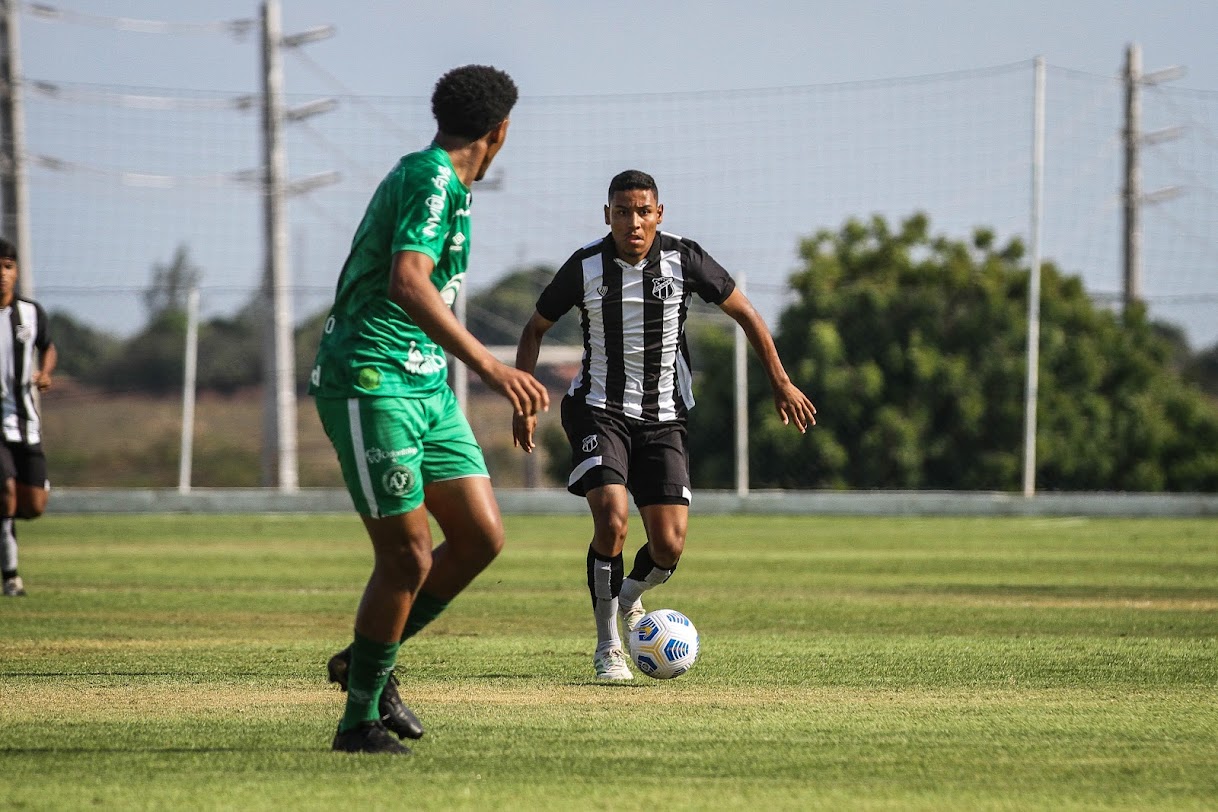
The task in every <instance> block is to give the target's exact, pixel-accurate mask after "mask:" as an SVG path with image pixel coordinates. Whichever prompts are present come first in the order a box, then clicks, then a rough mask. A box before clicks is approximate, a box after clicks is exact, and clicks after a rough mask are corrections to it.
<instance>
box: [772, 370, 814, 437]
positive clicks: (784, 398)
mask: <svg viewBox="0 0 1218 812" xmlns="http://www.w3.org/2000/svg"><path fill="white" fill-rule="evenodd" d="M774 408H775V409H776V410H777V411H778V415H779V417H781V418H782V424H783V425H784V426H786V425H789V424H791V423H795V425H796V426H798V427H799V431H800V433H801V434H802V433H803V432H805V431H807V430H808V427H809V426H815V425H816V407H815V406H813V405H812V401H810V400H808V396H807V395H805V394H804V393H803V392H801V391H799V387H797V386H796V385H795V384H793V383H791V382H790V381H787V382H786V383H784V384H781V385H779V386H776V387H774Z"/></svg>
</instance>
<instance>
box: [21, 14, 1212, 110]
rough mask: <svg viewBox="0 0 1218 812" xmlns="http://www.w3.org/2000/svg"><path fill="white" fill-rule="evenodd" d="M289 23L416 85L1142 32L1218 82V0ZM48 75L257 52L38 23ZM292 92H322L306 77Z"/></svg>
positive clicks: (787, 75)
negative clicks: (485, 76)
mask: <svg viewBox="0 0 1218 812" xmlns="http://www.w3.org/2000/svg"><path fill="white" fill-rule="evenodd" d="M49 5H53V6H57V7H60V8H64V9H71V10H75V11H78V12H84V13H90V14H97V15H108V16H121V17H130V18H136V19H152V20H179V21H186V22H199V21H205V20H229V19H238V18H252V17H256V16H257V14H258V4H257V3H255V2H252V1H251V0H208V1H207V2H196V3H165V2H161V1H159V0H107V2H84V0H59V2H51V3H49ZM281 5H282V10H283V18H284V29H285V32H288V33H291V32H293V31H299V30H303V29H305V28H310V27H312V26H315V25H319V24H323V23H332V24H334V25H335V26H337V28H338V35H337V36H336V37H334V38H333V39H331V40H330V41H328V42H321V43H317V44H314V45H311V46H310V52H311V53H312V54H313V56H314V57H315V58H316V59H317V60H318V61H319V62H321V63H323V64H325V65H326V67H327V68H328V69H329V70H330V71H331V72H332V73H333V74H335V75H336V76H338V77H340V78H341V79H342V80H343V81H344V82H345V83H346V84H347V85H348V86H350V87H351V88H352V89H353V90H355V91H356V92H359V93H366V94H372V95H415V94H418V93H420V92H423V91H425V90H426V88H427V85H428V79H429V78H430V77H432V76H434V75H437V74H439V73H441V72H443V71H444V70H446V69H447V68H449V67H452V66H453V65H456V64H463V63H466V62H483V63H490V64H495V65H498V66H501V67H503V68H504V69H506V70H508V71H509V72H510V73H512V75H513V76H514V77H516V78H517V80H518V82H519V84H520V86H521V88H522V91H523V92H524V93H525V94H528V95H572V94H584V93H594V94H601V93H622V92H646V91H655V92H671V91H701V90H725V89H739V88H753V87H774V86H783V85H804V84H821V83H828V82H852V81H858V80H864V79H882V78H891V77H897V76H909V75H916V74H924V73H940V72H946V71H957V70H963V69H968V68H976V67H982V66H987V65H996V64H1004V63H1008V62H1017V61H1020V60H1024V59H1029V58H1031V57H1033V56H1036V55H1037V54H1041V55H1043V56H1045V57H1046V59H1047V60H1048V61H1049V62H1050V63H1052V64H1055V65H1060V66H1062V67H1067V68H1073V69H1076V70H1083V71H1089V72H1096V73H1110V72H1111V73H1115V72H1116V71H1117V70H1118V69H1119V67H1120V64H1121V59H1122V53H1123V49H1124V47H1125V45H1126V44H1127V43H1129V42H1131V41H1137V42H1139V43H1141V45H1142V47H1143V51H1144V53H1145V61H1146V66H1147V68H1148V69H1154V68H1156V67H1160V66H1165V65H1167V64H1181V65H1185V66H1186V67H1187V68H1188V72H1189V73H1188V77H1187V79H1186V80H1185V84H1188V85H1190V86H1194V87H1200V88H1205V89H1211V90H1218V49H1216V48H1214V32H1215V31H1218V3H1213V2H1207V1H1195V2H1172V1H1171V0H1160V1H1159V2H1120V0H1020V1H1019V2H1008V1H1007V0H1001V1H999V0H968V1H965V0H912V1H911V0H905V1H904V2H891V0H885V1H883V2H877V0H852V2H848V3H847V2H816V0H750V1H749V2H722V1H720V2H715V0H670V1H667V2H664V1H661V2H652V3H617V4H613V3H591V2H583V1H582V0H574V1H571V0H567V2H538V0H516V1H515V2H488V1H487V0H481V1H479V0H468V1H467V2H461V3H451V2H447V3H446V2H434V3H416V2H410V3H406V2H372V1H371V0H347V1H346V2H344V3H341V4H338V3H333V2H326V1H325V0H282V4H281ZM22 26H23V29H24V31H23V34H24V37H25V40H24V53H23V57H24V61H25V65H26V68H27V71H28V72H29V74H30V75H32V76H38V77H44V78H48V79H59V80H64V81H72V80H75V81H80V80H81V79H82V77H87V78H88V80H89V81H93V82H99V83H105V84H123V85H143V86H154V87H155V86H160V87H189V88H198V89H208V90H216V89H223V90H240V89H250V88H252V82H253V79H254V73H253V71H254V70H255V68H256V62H255V59H254V56H253V55H252V54H251V53H249V52H245V53H242V52H241V51H242V50H243V49H237V48H232V47H228V43H226V42H224V41H222V40H214V41H212V42H211V43H210V44H208V43H206V42H203V40H202V38H201V40H200V41H201V42H203V44H202V45H200V46H199V47H195V46H194V45H193V44H191V46H190V47H189V48H186V47H184V46H183V41H182V40H181V39H180V38H161V39H159V40H158V39H157V38H152V37H144V38H142V39H138V40H136V41H138V48H124V47H116V44H118V41H121V39H122V38H121V37H119V38H118V41H116V37H115V35H114V34H113V33H111V32H109V31H106V30H104V29H101V28H96V29H92V30H90V28H88V27H87V26H66V25H48V24H45V23H41V22H38V21H35V20H31V19H29V18H28V17H27V18H26V19H25V20H24V21H23V23H22ZM287 84H288V90H289V91H300V92H310V91H316V90H318V89H319V88H320V85H317V84H313V85H312V86H310V84H311V83H310V78H309V77H308V76H305V75H293V76H289V77H288V81H287Z"/></svg>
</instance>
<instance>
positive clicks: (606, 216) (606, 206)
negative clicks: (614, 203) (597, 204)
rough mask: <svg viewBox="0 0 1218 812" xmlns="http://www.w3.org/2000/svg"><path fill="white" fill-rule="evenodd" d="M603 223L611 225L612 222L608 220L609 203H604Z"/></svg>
mask: <svg viewBox="0 0 1218 812" xmlns="http://www.w3.org/2000/svg"><path fill="white" fill-rule="evenodd" d="M605 225H607V226H610V225H613V224H612V223H610V222H609V205H608V204H606V205H605Z"/></svg>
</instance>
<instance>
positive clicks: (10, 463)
mask: <svg viewBox="0 0 1218 812" xmlns="http://www.w3.org/2000/svg"><path fill="white" fill-rule="evenodd" d="M0 478H2V479H15V480H17V481H18V482H20V483H21V484H22V485H30V486H32V487H35V488H49V487H51V482H50V480H48V479H47V458H46V455H45V454H43V453H42V445H41V444H39V445H26V444H25V443H10V442H7V441H6V442H4V443H0Z"/></svg>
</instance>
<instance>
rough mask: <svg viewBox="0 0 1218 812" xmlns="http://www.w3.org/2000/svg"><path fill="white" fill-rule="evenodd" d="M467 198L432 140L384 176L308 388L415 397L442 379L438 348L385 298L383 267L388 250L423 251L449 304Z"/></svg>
mask: <svg viewBox="0 0 1218 812" xmlns="http://www.w3.org/2000/svg"><path fill="white" fill-rule="evenodd" d="M471 198H472V195H471V194H470V190H469V188H468V187H466V185H465V184H464V183H462V182H461V179H460V178H458V177H457V172H456V170H455V169H454V168H453V165H452V161H451V160H450V159H449V157H448V153H447V152H445V151H444V150H443V149H441V148H440V147H438V146H436V145H435V144H432V145H431V146H430V147H428V148H427V149H425V150H423V151H422V152H414V153H411V154H410V155H407V156H405V157H404V158H402V159H401V160H400V161H398V163H397V166H395V167H394V168H393V170H392V171H390V173H389V174H388V175H386V176H385V179H384V180H382V181H381V184H380V186H378V187H377V189H376V192H374V193H373V195H372V200H371V201H369V203H368V208H367V211H365V212H364V219H363V220H362V221H360V224H359V228H358V229H357V230H356V232H355V238H354V239H353V240H352V241H351V252H350V253H349V254H348V255H347V261H346V263H345V264H344V265H343V271H342V274H341V275H340V276H339V278H338V288H337V290H336V292H335V296H334V306H333V307H331V308H330V315H329V317H328V318H327V319H326V323H325V327H324V329H323V332H322V337H321V344H320V346H319V347H318V350H317V360H316V362H315V363H314V366H313V372H312V375H311V376H310V380H309V394H311V395H317V396H319V397H334V398H350V397H359V396H364V395H382V396H389V397H408V398H421V397H427V396H429V395H431V394H433V393H435V392H436V391H437V390H438V389H440V388H441V387H443V386H446V385H447V380H448V361H447V359H446V358H445V356H444V351H443V350H442V349H441V348H440V347H439V346H438V345H437V344H436V343H435V342H434V341H432V340H431V338H429V337H428V335H427V334H426V333H424V332H423V330H422V328H420V327H419V326H418V325H417V324H415V323H414V321H413V320H412V319H411V318H410V316H408V315H407V314H406V312H405V311H404V310H402V308H401V307H399V306H398V305H397V304H395V303H394V302H393V301H391V300H390V299H389V274H390V271H391V268H392V265H393V255H394V254H396V253H397V252H398V251H418V252H419V253H420V254H426V255H427V256H429V257H431V258H432V260H434V261H435V263H436V266H435V269H434V270H433V271H432V274H431V282H432V284H433V285H435V286H436V290H438V291H439V292H440V296H441V297H443V299H444V301H445V302H446V303H447V304H448V306H449V307H452V305H453V301H455V300H456V298H457V292H458V291H459V290H460V289H461V283H462V282H463V281H464V279H465V269H466V266H467V264H468V261H469V260H468V257H469V209H470V201H471Z"/></svg>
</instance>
